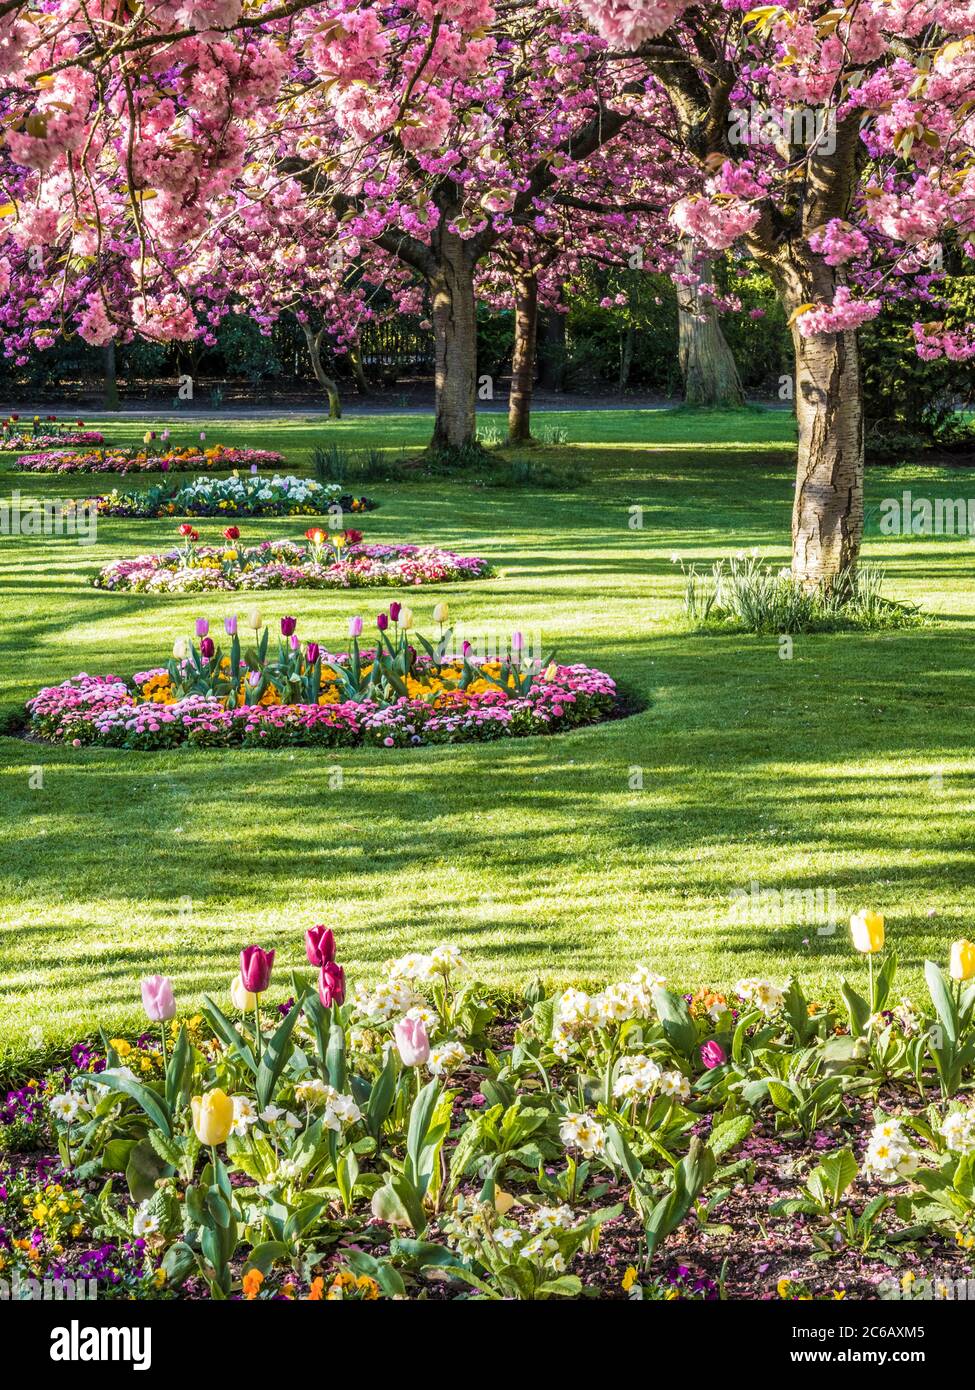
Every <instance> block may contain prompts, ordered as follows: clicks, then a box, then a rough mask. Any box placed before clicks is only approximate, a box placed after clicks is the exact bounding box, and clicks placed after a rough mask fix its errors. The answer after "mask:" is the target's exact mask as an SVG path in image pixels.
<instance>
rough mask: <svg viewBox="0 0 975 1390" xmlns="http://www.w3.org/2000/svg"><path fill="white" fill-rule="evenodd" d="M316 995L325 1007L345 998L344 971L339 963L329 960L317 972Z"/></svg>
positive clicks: (327, 1007)
mask: <svg viewBox="0 0 975 1390" xmlns="http://www.w3.org/2000/svg"><path fill="white" fill-rule="evenodd" d="M318 997H319V999H320V1000H321V1001H322V1004H323V1005H324V1007H325V1008H326V1009H330V1008H331V1007H332V1005H333V1004H341V1003H343V1002H344V1000H345V971H344V970H343V969H342V967H341V965H336V964H335V962H334V961H329V963H328V965H323V966H322V968H321V970H320V971H319V973H318Z"/></svg>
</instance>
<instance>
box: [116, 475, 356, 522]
mask: <svg viewBox="0 0 975 1390" xmlns="http://www.w3.org/2000/svg"><path fill="white" fill-rule="evenodd" d="M97 501H98V515H99V516H126V517H157V516H324V515H325V514H326V513H328V512H330V511H332V512H334V511H339V510H341V511H347V512H365V511H371V510H372V509H373V507H374V506H375V505H376V504H375V503H374V502H370V501H369V500H368V499H367V498H365V497H352V496H351V495H350V494H348V493H343V492H342V489H341V487H340V485H339V484H338V483H318V482H315V480H314V479H312V478H298V477H295V476H294V474H287V475H282V474H277V473H276V474H274V476H273V477H270V478H269V477H265V476H263V475H261V474H259V473H251V474H248V475H244V476H242V477H238V476H237V475H232V476H231V477H229V478H196V479H194V481H193V482H192V483H185V484H184V485H183V486H182V487H180V486H175V485H172V484H169V485H167V484H165V483H157V484H155V485H154V486H153V487H149V488H146V489H145V491H143V492H122V491H120V490H119V489H118V488H116V489H114V490H113V491H112V492H110V493H108V494H107V495H106V496H103V497H99V498H98V499H97Z"/></svg>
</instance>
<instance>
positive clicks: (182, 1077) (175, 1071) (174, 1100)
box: [166, 1023, 193, 1110]
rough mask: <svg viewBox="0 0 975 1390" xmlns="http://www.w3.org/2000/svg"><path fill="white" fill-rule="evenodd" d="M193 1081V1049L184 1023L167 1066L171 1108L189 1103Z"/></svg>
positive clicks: (168, 1093) (167, 1099)
mask: <svg viewBox="0 0 975 1390" xmlns="http://www.w3.org/2000/svg"><path fill="white" fill-rule="evenodd" d="M192 1081H193V1049H192V1047H191V1046H190V1038H189V1034H188V1033H187V1031H186V1024H185V1023H184V1024H183V1026H182V1027H181V1028H180V1030H179V1037H178V1038H177V1039H176V1046H175V1047H174V1048H173V1055H172V1056H171V1057H170V1059H169V1066H168V1067H167V1068H166V1103H167V1105H168V1106H169V1108H170V1110H175V1109H176V1108H177V1106H178V1105H179V1104H181V1103H182V1104H183V1105H185V1104H186V1103H187V1101H188V1099H189V1094H190V1088H191V1084H192Z"/></svg>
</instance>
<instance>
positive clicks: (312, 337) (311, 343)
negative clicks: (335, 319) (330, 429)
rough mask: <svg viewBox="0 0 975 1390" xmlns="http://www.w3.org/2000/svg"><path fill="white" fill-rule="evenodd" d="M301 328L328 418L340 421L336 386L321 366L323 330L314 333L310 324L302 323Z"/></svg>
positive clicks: (340, 407)
mask: <svg viewBox="0 0 975 1390" xmlns="http://www.w3.org/2000/svg"><path fill="white" fill-rule="evenodd" d="M301 327H302V329H303V330H304V334H305V342H306V343H307V344H308V356H309V358H310V359H311V369H312V371H313V372H314V374H315V380H316V381H317V382H318V384H319V386H321V387H322V389H323V390H324V392H325V394H326V395H327V396H328V418H329V419H330V420H341V418H342V401H341V399H340V397H339V388H338V385H337V383H336V382H335V380H334V378H332V377H330V376H329V375H328V373H327V372H326V371H325V368H324V367H323V366H322V339H323V338H324V336H325V330H324V328H320V329H319V330H318V332H317V333H316V332H315V331H314V329H313V328H312V327H311V325H310V324H308V323H304V322H303V323H302V325H301Z"/></svg>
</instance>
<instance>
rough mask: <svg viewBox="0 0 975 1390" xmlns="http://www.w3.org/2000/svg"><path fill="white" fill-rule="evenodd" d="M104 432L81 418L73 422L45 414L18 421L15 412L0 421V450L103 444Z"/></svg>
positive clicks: (9, 451)
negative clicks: (42, 417)
mask: <svg viewBox="0 0 975 1390" xmlns="http://www.w3.org/2000/svg"><path fill="white" fill-rule="evenodd" d="M104 443H105V436H104V435H103V434H100V433H99V431H98V430H89V429H86V428H85V422H84V420H75V421H74V422H73V423H72V422H69V421H65V420H59V419H58V417H57V416H56V415H47V416H45V417H44V419H43V420H42V419H41V417H40V416H39V415H35V416H34V418H33V420H28V421H22V420H21V418H20V416H19V415H9V416H8V417H7V419H6V420H4V421H3V422H2V423H0V450H3V451H4V452H5V453H15V452H17V451H19V450H23V449H38V448H43V449H47V448H55V447H57V446H59V445H65V444H104Z"/></svg>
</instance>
